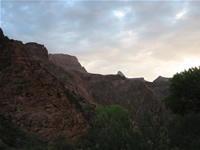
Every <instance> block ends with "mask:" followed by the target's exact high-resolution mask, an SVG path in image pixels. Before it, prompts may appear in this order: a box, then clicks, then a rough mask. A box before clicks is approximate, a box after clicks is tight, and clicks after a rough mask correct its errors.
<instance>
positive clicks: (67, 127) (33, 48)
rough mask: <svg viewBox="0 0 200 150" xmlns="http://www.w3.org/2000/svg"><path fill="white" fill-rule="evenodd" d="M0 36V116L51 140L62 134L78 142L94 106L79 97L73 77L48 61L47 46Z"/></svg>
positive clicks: (78, 88)
mask: <svg viewBox="0 0 200 150" xmlns="http://www.w3.org/2000/svg"><path fill="white" fill-rule="evenodd" d="M0 34H1V35H0V36H1V37H0V39H1V41H0V48H1V49H0V62H1V66H0V91H1V92H0V114H3V115H4V116H5V117H7V118H11V120H12V121H13V122H14V123H16V124H18V125H19V126H20V127H21V128H22V129H24V130H26V131H31V132H36V133H38V134H39V135H40V136H41V138H43V139H45V140H48V141H51V140H52V139H53V138H54V137H55V136H57V135H59V134H66V135H67V136H68V137H69V138H70V139H72V140H75V139H77V138H78V136H79V134H80V133H81V132H83V131H85V130H86V128H87V124H88V121H87V120H89V118H90V116H91V114H92V113H93V109H94V107H95V106H94V105H92V104H90V102H89V101H88V100H86V99H85V98H83V97H82V96H80V95H78V92H77V91H79V92H80V91H81V88H80V86H79V84H78V85H76V84H75V79H74V78H76V77H75V76H74V74H73V73H71V72H67V71H65V70H61V69H59V68H57V66H55V65H54V64H53V63H51V62H49V61H48V54H47V50H46V48H45V47H44V46H42V45H39V44H37V43H28V44H25V45H24V44H23V43H22V42H20V41H14V40H9V39H8V38H7V37H5V36H4V35H3V32H2V33H0ZM56 72H58V73H59V76H57V75H56ZM62 76H65V78H66V79H68V81H65V82H62V80H64V77H62ZM76 80H78V79H76ZM76 82H78V81H76ZM66 83H68V84H66ZM72 84H73V85H72ZM72 86H73V87H72ZM80 93H81V92H80ZM82 95H84V94H83V93H82Z"/></svg>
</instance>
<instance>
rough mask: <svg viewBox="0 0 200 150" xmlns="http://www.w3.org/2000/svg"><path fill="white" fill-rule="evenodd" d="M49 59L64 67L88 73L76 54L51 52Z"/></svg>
mask: <svg viewBox="0 0 200 150" xmlns="http://www.w3.org/2000/svg"><path fill="white" fill-rule="evenodd" d="M49 60H50V61H51V62H53V63H55V64H56V65H58V66H61V67H63V68H64V69H68V70H74V71H79V72H82V73H87V71H86V70H85V68H84V67H82V66H81V64H80V63H79V62H78V59H77V58H76V57H75V56H71V55H67V54H49Z"/></svg>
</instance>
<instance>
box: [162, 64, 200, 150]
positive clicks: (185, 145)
mask: <svg viewBox="0 0 200 150" xmlns="http://www.w3.org/2000/svg"><path fill="white" fill-rule="evenodd" d="M169 90H170V91H171V94H170V95H169V96H168V97H166V98H165V99H164V102H165V104H166V106H167V107H168V108H170V109H171V111H172V112H173V113H174V114H175V115H176V116H175V117H174V118H173V119H172V120H171V121H169V123H168V133H169V134H168V136H169V147H170V148H171V149H178V150H188V149H191V150H197V149H200V69H199V68H197V67H195V68H190V69H189V70H187V71H186V70H185V71H183V72H181V73H177V74H175V75H174V76H173V78H172V79H171V80H170V86H169Z"/></svg>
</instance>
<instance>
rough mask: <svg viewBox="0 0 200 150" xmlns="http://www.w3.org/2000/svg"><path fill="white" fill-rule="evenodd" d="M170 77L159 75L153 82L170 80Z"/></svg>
mask: <svg viewBox="0 0 200 150" xmlns="http://www.w3.org/2000/svg"><path fill="white" fill-rule="evenodd" d="M169 79H170V78H165V77H162V76H159V77H158V78H156V79H155V80H154V81H153V82H169Z"/></svg>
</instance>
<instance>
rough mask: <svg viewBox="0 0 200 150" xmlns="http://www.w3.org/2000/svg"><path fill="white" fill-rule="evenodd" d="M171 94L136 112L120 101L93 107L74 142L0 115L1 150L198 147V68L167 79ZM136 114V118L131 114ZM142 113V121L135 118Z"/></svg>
mask: <svg viewBox="0 0 200 150" xmlns="http://www.w3.org/2000/svg"><path fill="white" fill-rule="evenodd" d="M169 89H170V91H171V93H170V95H169V96H167V97H166V98H165V99H164V102H165V105H166V106H167V107H168V108H170V110H171V111H172V113H173V114H172V116H173V117H172V118H169V115H168V114H167V113H166V109H165V108H164V107H163V105H162V103H161V104H160V106H158V107H159V108H158V109H155V110H151V109H149V110H147V111H146V112H145V113H143V114H140V116H139V117H138V116H137V118H136V117H135V116H134V115H133V116H132V117H131V116H130V114H129V112H128V110H126V109H125V108H123V107H121V106H120V105H111V106H103V105H99V106H97V107H96V109H95V114H94V116H93V117H92V118H91V121H90V123H91V126H90V127H89V128H88V130H87V131H86V132H85V133H83V135H82V138H81V140H80V141H78V143H71V142H70V141H69V140H68V139H67V138H66V136H64V135H59V136H58V137H56V138H55V139H54V141H53V143H51V144H48V143H47V142H45V141H42V140H41V139H40V138H39V137H38V136H37V135H36V134H34V133H27V132H24V131H22V130H20V128H19V127H18V126H16V125H14V124H13V123H11V122H10V121H9V120H8V119H6V118H5V117H4V116H0V149H2V150H67V149H70V150H75V149H80V150H102V149H103V150H188V149H189V150H199V149H200V112H199V111H200V110H199V107H200V94H199V93H200V92H199V91H200V70H199V69H198V68H191V69H189V70H188V71H184V72H181V73H177V74H175V75H174V76H173V78H172V79H171V80H170V86H169ZM134 117H135V118H134ZM137 119H141V121H139V120H137Z"/></svg>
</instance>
